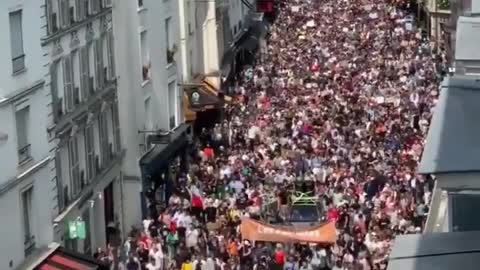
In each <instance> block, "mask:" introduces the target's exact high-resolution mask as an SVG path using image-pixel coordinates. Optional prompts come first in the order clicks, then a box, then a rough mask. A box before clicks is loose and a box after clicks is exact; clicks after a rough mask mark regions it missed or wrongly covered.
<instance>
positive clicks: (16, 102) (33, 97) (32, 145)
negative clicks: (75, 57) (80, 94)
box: [0, 0, 55, 269]
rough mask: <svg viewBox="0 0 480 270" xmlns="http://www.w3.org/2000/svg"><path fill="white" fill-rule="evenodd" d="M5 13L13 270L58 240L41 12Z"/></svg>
mask: <svg viewBox="0 0 480 270" xmlns="http://www.w3.org/2000/svg"><path fill="white" fill-rule="evenodd" d="M0 12H1V15H0V18H2V19H1V23H0V29H1V32H2V33H3V34H2V35H3V39H2V40H1V41H0V46H2V48H3V49H2V50H1V52H0V58H1V61H0V70H1V71H2V72H1V73H0V217H1V222H0V238H1V239H2V241H1V243H0V249H1V250H2V252H1V254H0V269H13V268H14V267H16V266H18V265H19V264H21V263H22V261H24V259H25V258H26V257H29V255H31V254H32V253H33V252H34V251H35V250H36V249H37V248H40V247H42V246H46V245H48V244H49V243H50V241H51V240H52V236H53V235H52V234H53V231H52V227H51V225H52V222H51V221H52V209H53V208H54V202H53V199H54V195H53V194H52V193H51V190H52V189H54V188H55V182H52V179H53V177H52V176H53V175H54V174H53V173H52V171H51V168H52V166H51V165H53V163H54V161H53V159H52V155H51V153H50V152H49V150H50V148H49V144H48V134H47V130H46V127H47V126H48V125H49V122H50V119H49V116H48V115H49V113H50V111H51V109H50V108H49V106H48V105H49V100H50V94H49V88H48V86H47V83H46V80H45V77H44V75H45V71H46V68H45V67H44V66H43V64H44V61H43V59H42V54H43V52H42V48H41V46H40V38H41V35H42V34H41V32H40V25H41V24H42V20H41V18H40V16H39V14H40V13H41V6H40V4H39V3H38V2H35V1H22V0H5V1H0Z"/></svg>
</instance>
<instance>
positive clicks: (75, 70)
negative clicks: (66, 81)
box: [70, 50, 81, 107]
mask: <svg viewBox="0 0 480 270" xmlns="http://www.w3.org/2000/svg"><path fill="white" fill-rule="evenodd" d="M70 58H71V63H70V64H71V69H72V96H73V97H72V98H73V107H75V106H77V105H78V104H80V87H79V82H80V77H81V76H80V57H79V52H78V50H74V51H72V52H71V53H70Z"/></svg>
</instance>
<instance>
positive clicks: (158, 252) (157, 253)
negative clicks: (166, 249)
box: [149, 243, 164, 270]
mask: <svg viewBox="0 0 480 270" xmlns="http://www.w3.org/2000/svg"><path fill="white" fill-rule="evenodd" d="M159 247H160V248H159ZM149 256H150V258H153V259H154V262H155V266H156V267H158V268H156V269H158V270H163V259H164V256H163V251H162V249H161V244H160V243H158V244H157V245H156V246H153V248H152V249H150V252H149Z"/></svg>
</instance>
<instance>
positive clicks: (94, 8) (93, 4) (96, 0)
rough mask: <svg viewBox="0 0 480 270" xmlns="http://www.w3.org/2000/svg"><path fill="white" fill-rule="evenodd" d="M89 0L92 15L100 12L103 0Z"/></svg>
mask: <svg viewBox="0 0 480 270" xmlns="http://www.w3.org/2000/svg"><path fill="white" fill-rule="evenodd" d="M87 1H90V4H89V6H90V9H89V14H90V15H94V14H97V13H98V12H100V7H101V4H100V1H101V0H87Z"/></svg>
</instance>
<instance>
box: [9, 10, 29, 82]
mask: <svg viewBox="0 0 480 270" xmlns="http://www.w3.org/2000/svg"><path fill="white" fill-rule="evenodd" d="M9 16H10V46H11V52H12V73H14V74H15V73H17V72H19V71H22V70H24V69H25V54H24V52H23V32H22V10H18V11H15V12H12V13H10V15H9Z"/></svg>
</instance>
